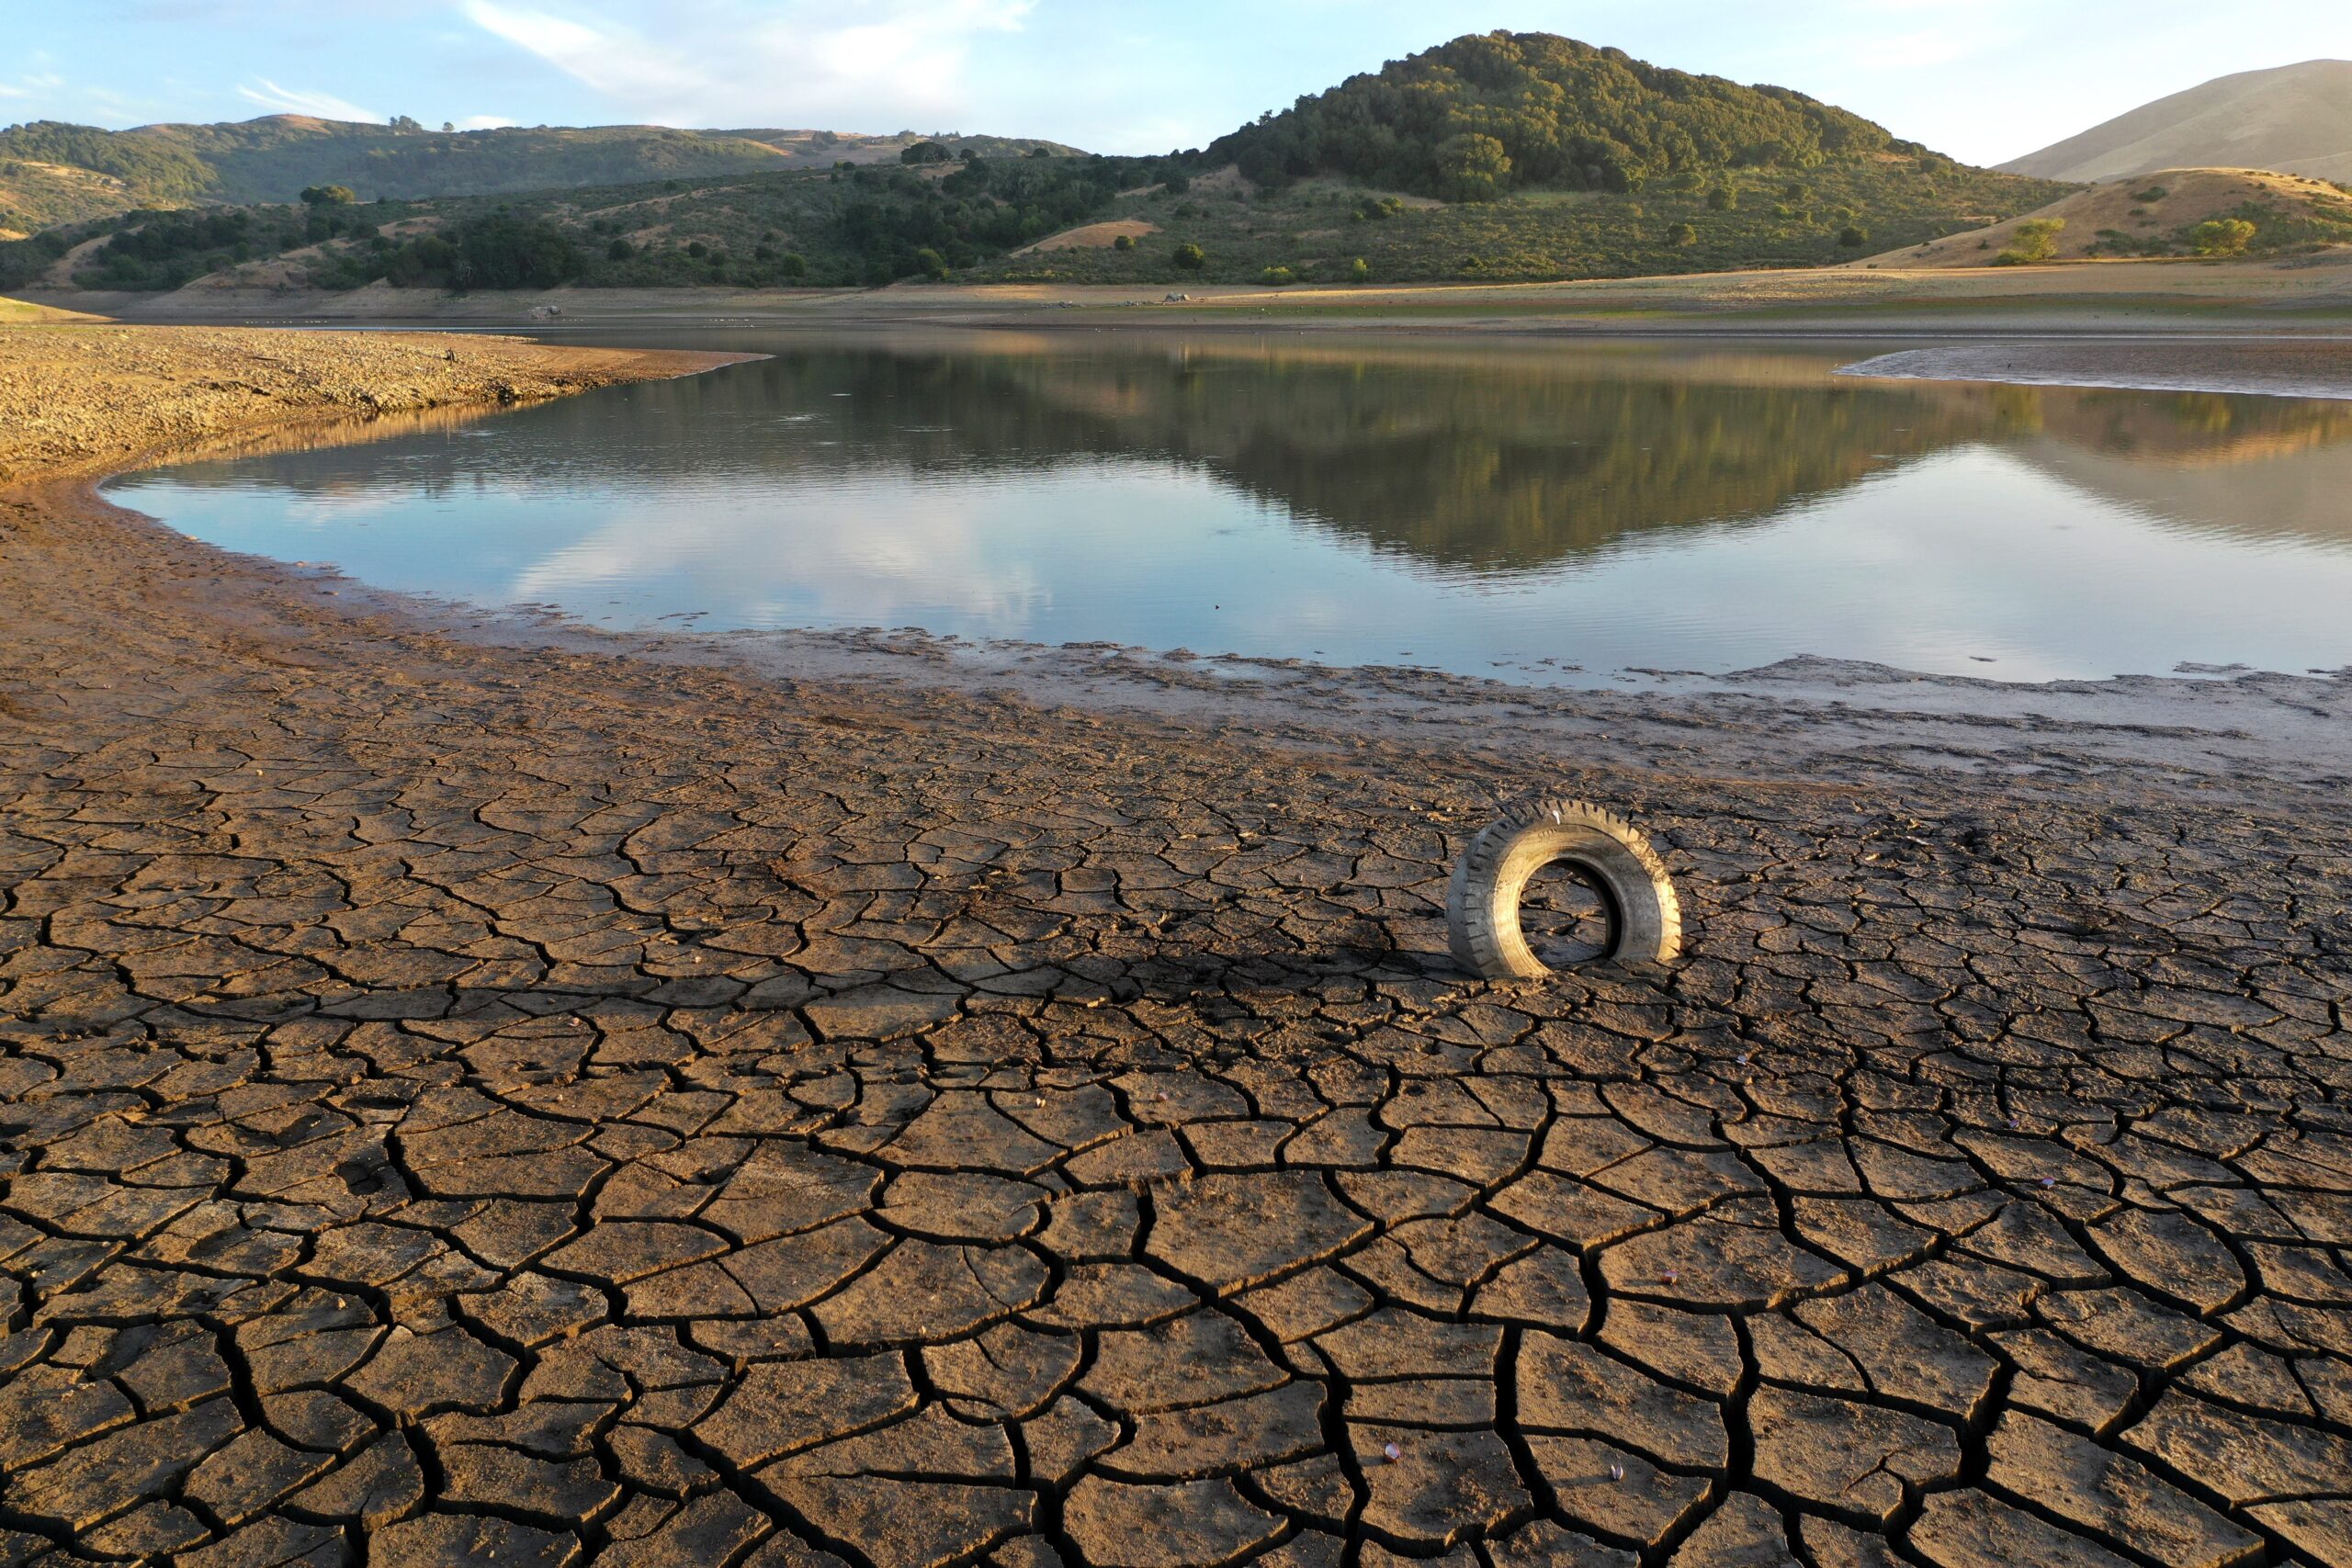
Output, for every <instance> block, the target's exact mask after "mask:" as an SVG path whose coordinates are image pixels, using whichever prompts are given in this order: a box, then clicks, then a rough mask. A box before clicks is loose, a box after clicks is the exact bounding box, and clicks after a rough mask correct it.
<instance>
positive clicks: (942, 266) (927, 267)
mask: <svg viewBox="0 0 2352 1568" xmlns="http://www.w3.org/2000/svg"><path fill="white" fill-rule="evenodd" d="M915 270H916V271H918V272H920V273H922V275H923V276H925V277H928V278H929V279H931V280H932V281H933V283H944V282H946V281H947V258H946V257H945V256H943V255H941V254H939V253H938V252H937V251H934V250H933V249H932V248H931V247H930V246H929V245H925V246H923V247H922V249H921V250H918V251H917V252H915Z"/></svg>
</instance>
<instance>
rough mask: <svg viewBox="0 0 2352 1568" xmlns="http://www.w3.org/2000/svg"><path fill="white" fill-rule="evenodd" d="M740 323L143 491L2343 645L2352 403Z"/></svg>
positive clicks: (1798, 614) (292, 543)
mask: <svg viewBox="0 0 2352 1568" xmlns="http://www.w3.org/2000/svg"><path fill="white" fill-rule="evenodd" d="M670 341H675V340H674V339H673V340H670ZM726 346H729V347H751V348H759V349H764V350H766V351H768V352H771V353H773V354H775V355H776V357H775V358H773V359H770V360H767V361H764V362H761V363H757V364H752V365H746V366H742V367H736V368H733V369H730V370H727V371H723V372H718V373H716V374H713V375H709V376H705V377H700V378H693V379H690V380H686V381H681V382H676V383H669V384H664V385H661V386H654V387H639V388H631V389H616V390H615V391H612V392H609V393H603V394H596V395H593V396H590V397H584V398H579V399H574V400H567V401H563V402H560V403H555V404H549V405H546V406H543V407H540V408H536V409H531V410H526V411H522V412H516V413H513V414H508V415H503V416H500V417H498V418H496V419H494V420H489V421H483V422H476V423H460V424H450V423H447V422H443V423H441V424H439V425H438V426H436V427H433V428H425V427H418V428H413V429H400V428H397V427H391V428H382V429H379V430H378V431H377V432H375V433H373V434H376V435H377V436H378V437H379V438H378V439H375V440H371V441H369V442H368V443H367V444H365V445H360V446H331V447H323V448H319V449H313V450H289V451H284V452H278V453H274V454H269V455H264V456H249V457H242V458H238V459H234V460H225V461H220V462H214V463H207V464H196V465H189V466H186V467H183V468H177V469H173V470H168V471H165V472H164V473H159V474H156V475H150V476H141V477H139V478H137V479H131V480H127V481H124V482H123V483H122V484H121V485H120V487H119V489H120V490H121V491H123V492H124V494H125V499H126V501H127V502H129V503H130V504H133V505H138V506H141V507H142V508H143V509H145V510H149V511H152V512H155V513H157V514H159V515H162V516H164V517H165V518H167V519H169V520H170V521H172V522H174V523H175V524H176V525H180V526H183V527H186V528H187V529H188V530H189V531H191V532H194V533H197V534H198V535H199V536H204V537H208V538H213V539H216V540H219V541H220V542H222V543H228V544H232V545H235V546H236V547H243V548H249V549H256V550H260V551H263V552H264V553H271V554H277V555H279V556H282V557H288V558H322V559H334V560H335V561H337V562H338V563H340V564H342V565H344V566H345V568H346V569H347V570H353V571H354V572H355V573H356V575H359V576H361V577H363V578H367V579H369V580H372V581H379V582H384V583H386V584H387V585H390V586H395V587H402V588H411V589H423V590H425V591H430V592H446V593H452V594H456V595H459V596H463V597H468V598H472V599H478V600H487V601H492V602H509V601H517V600H526V601H544V602H550V603H555V604H560V605H561V606H563V607H564V608H565V609H567V610H569V611H571V613H573V614H577V615H583V616H586V617H588V618H592V619H599V620H605V621H607V622H611V623H615V624H628V625H639V624H647V623H649V622H651V621H653V620H656V619H659V618H661V617H665V616H682V615H697V613H699V614H698V618H697V619H696V622H695V624H697V625H700V626H714V627H715V626H788V625H842V624H899V623H911V624H921V625H925V626H932V627H933V629H936V630H942V631H953V632H962V633H967V634H971V635H988V636H1020V637H1039V638H1042V639H1044V640H1061V639H1063V638H1065V637H1069V638H1092V637H1107V638H1110V639H1113V640H1119V641H1127V642H1137V643H1143V644H1147V645H1153V646H1173V645H1176V644H1180V643H1181V644H1184V645H1187V646H1192V647H1194V648H1199V649H1205V650H1231V651H1240V652H1251V653H1266V654H1291V655H1304V656H1318V655H1319V656H1321V657H1326V658H1332V659H1339V660H1387V659H1395V658H1405V657H1409V658H1410V660H1411V661H1415V662H1423V661H1426V662H1436V663H1443V664H1447V665H1450V666H1452V667H1454V668H1459V669H1475V670H1478V671H1491V670H1494V669H1496V668H1498V666H1504V667H1521V668H1525V667H1533V666H1536V665H1538V664H1540V663H1541V662H1542V661H1544V660H1554V661H1555V662H1556V663H1576V664H1582V665H1584V666H1586V667H1587V668H1591V669H1602V668H1617V667H1621V666H1628V665H1673V666H1676V667H1702V668H1722V667H1725V666H1727V665H1730V664H1736V663H1754V662H1762V661H1765V660H1769V659H1772V658H1779V657H1785V656H1787V655H1789V654H1792V653H1799V652H1812V653H1821V654H1826V655H1831V656H1838V657H1857V658H1871V659H1882V660H1886V661H1888V662H1894V663H1907V664H1909V665H1911V666H1912V667H1916V668H1932V669H1970V670H1973V671H1975V672H1980V673H2000V674H2007V675H2011V676H2016V677H2021V678H2040V677H2041V676H2045V675H2051V674H2105V673H2112V672H2118V671H2126V670H2165V669H2169V668H2171V667H2172V665H2173V664H2174V663H2176V662H2177V661H2178V660H2184V659H2197V660H2215V661H2223V660H2233V659H2245V660H2249V661H2253V662H2257V663H2260V662H2270V663H2273V664H2282V663H2284V664H2291V665H2292V666H2293V667H2296V668H2301V667H2304V666H2305V665H2309V664H2314V663H2324V664H2338V663H2342V662H2344V661H2345V660H2346V659H2347V658H2352V638H2347V637H2346V635H2345V633H2344V632H2343V630H2342V628H2341V627H2340V626H2338V625H2337V624H2336V622H2337V621H2338V619H2339V618H2340V611H2337V610H2335V609H2334V608H2333V607H2331V606H2328V605H2326V604H2324V594H2325V593H2326V592H2338V593H2341V592H2343V591H2344V590H2345V589H2346V588H2352V522H2347V509H2346V506H2345V505H2344V504H2343V503H2342V501H2341V497H2342V496H2343V495H2344V494H2345V493H2346V488H2345V486H2346V480H2352V407H2347V406H2346V405H2342V404H2330V403H2320V402H2304V401H2291V400H2276V399H2257V398H2231V397H2215V396H2211V395H2204V394H2199V395H2193V396H2172V395H2157V394H2146V393H2133V392H2116V391H2076V390H2066V389H2049V388H1990V387H1977V386H1944V385H1938V384H1935V383H1927V382H1916V381H1907V382H1884V383H1880V382H1860V381H1854V380H1850V379H1837V378H1832V377H1831V376H1830V375H1829V371H1830V370H1831V369H1833V368H1834V367H1836V366H1837V365H1838V364H1840V363H1843V362H1845V361H1846V360H1849V359H1850V358H1852V357H1854V355H1851V354H1847V353H1841V352H1838V350H1836V349H1834V348H1826V349H1823V350H1820V351H1816V352H1803V353H1789V352H1758V351H1753V350H1736V351H1735V350H1726V349H1723V348H1710V347H1699V346H1690V345H1673V346H1659V345H1595V344H1576V345H1568V344H1554V343H1532V344H1531V343H1510V344H1459V343H1450V344H1434V343H1413V342H1409V341H1407V342H1401V343H1400V342H1397V341H1395V340H1389V341H1385V342H1377V343H1375V342H1365V341H1333V340H1320V339H1317V340H1307V341H1303V342H1302V341H1298V340H1282V341H1260V340H1251V339H1246V338H1238V337H1193V338H1188V339H1171V340H1166V341H1154V340H1146V339H1137V338H1133V337H1128V336H1125V335H1124V334H1123V335H1121V336H1118V337H1115V338H1112V337H1095V338H1073V337H1064V336H1057V335H1056V336H1046V335H1034V334H1033V335H1023V334H1007V333H991V334H972V335H970V336H963V337H956V338H953V339H943V338H941V337H938V336H936V335H925V336H908V337H873V336H868V337H861V338H858V339H854V340H849V341H837V340H824V339H815V338H811V337H809V336H803V335H791V336H786V335H781V334H778V335H776V336H775V337H772V338H771V339H769V340H768V341H759V340H756V339H753V340H752V341H745V340H744V339H742V338H741V337H740V336H739V337H735V338H729V340H727V343H726ZM1758 535H1760V536H1761V538H1760V539H1758V538H1755V537H1751V536H1758ZM2342 602H2343V600H2342V599H2341V598H2340V597H2339V598H2338V599H2336V600H2335V604H2337V605H2340V604H2341V603H2342ZM2086 617H2087V618H2086ZM1987 660H2002V661H2005V662H2006V663H2007V668H2003V669H1998V670H1992V671H1987V670H1982V669H1978V668H1977V667H1978V666H1980V665H1982V664H1983V663H1985V661H1987Z"/></svg>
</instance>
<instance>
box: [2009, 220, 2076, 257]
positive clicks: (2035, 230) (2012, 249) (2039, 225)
mask: <svg viewBox="0 0 2352 1568" xmlns="http://www.w3.org/2000/svg"><path fill="white" fill-rule="evenodd" d="M2065 231H2066V220H2064V218H2030V219H2028V220H2026V221H2024V222H2023V223H2020V224H2018V226H2017V229H2016V231H2015V232H2013V233H2012V234H2011V235H2010V238H2009V244H2008V248H2007V249H2006V250H2004V251H2003V252H2001V254H1998V255H1996V256H1995V257H1994V258H1993V265H1995V266H2028V265H2032V264H2033V263H2035V262H2046V261H2048V260H2049V259H2050V258H2051V257H2052V256H2054V255H2056V254H2058V236H2059V235H2060V234H2063V233H2064V232H2065Z"/></svg>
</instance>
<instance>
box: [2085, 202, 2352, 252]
mask: <svg viewBox="0 0 2352 1568" xmlns="http://www.w3.org/2000/svg"><path fill="white" fill-rule="evenodd" d="M2332 245H2352V201H2346V200H2344V199H2343V198H2342V197H2337V196H2335V195H2332V194H2319V193H2314V194H2312V195H2311V196H2308V197H2299V198H2296V199H2293V200H2285V201H2282V200H2278V199H2275V198H2267V199H2262V200H2256V201H2247V202H2242V203H2240V204H2239V205H2238V206H2237V207H2235V208H2233V209H2230V210H2229V211H2227V212H2222V213H2217V214H2215V215H2214V216H2213V217H2211V218H2209V219H2206V220H2202V221H2200V222H2197V223H2184V224H2181V225H2179V226H2178V227H2177V228H2174V229H2170V230H2166V231H2162V232H2159V233H2154V234H2149V235H2144V236H2134V235H2131V234H2127V233H2124V232H2122V231H2119V230H2113V229H2102V230H2101V231H2099V234H2098V240H2097V241H2096V242H2094V243H2092V244H2091V246H2090V247H2089V251H2090V254H2093V255H2110V256H2204V257H2208V258H2211V259H2226V258H2230V257H2238V256H2245V257H2264V256H2282V255H2291V254H2296V253H2298V252H2303V251H2315V250H2323V249H2325V248H2327V247H2329V246H2332Z"/></svg>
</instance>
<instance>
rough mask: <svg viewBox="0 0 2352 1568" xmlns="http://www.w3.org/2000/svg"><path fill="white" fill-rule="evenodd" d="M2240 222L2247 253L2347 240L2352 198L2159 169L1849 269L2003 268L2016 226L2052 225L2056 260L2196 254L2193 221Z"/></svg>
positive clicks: (2323, 185)
mask: <svg viewBox="0 0 2352 1568" xmlns="http://www.w3.org/2000/svg"><path fill="white" fill-rule="evenodd" d="M2233 218H2241V219H2243V220H2245V221H2247V222H2251V223H2253V224H2254V225H2255V228H2256V233H2255V235H2254V237H2253V238H2252V239H2251V240H2249V242H2248V243H2247V246H2246V248H2245V254H2279V253H2281V252H2284V251H2288V250H2292V249H2299V248H2308V247H2311V246H2314V245H2322V246H2324V245H2329V244H2345V243H2352V196H2347V195H2346V192H2345V191H2344V189H2343V188H2342V187H2341V186H2335V185H2332V184H2330V183H2328V182H2327V181H2325V180H2320V179H2313V178H2311V177H2309V176H2307V175H2281V174H2275V173H2272V172H2270V171H2268V170H2263V169H2164V170H2160V171H2158V172H2157V173H2155V174H2153V175H2143V176H2142V177H2140V178H2138V179H2131V180H2119V181H2116V182H2114V183H2112V184H2109V185H2098V186H2086V187H2084V188H2083V189H2081V190H2078V191H2075V192H2074V193H2072V194H2071V195H2068V196H2064V197H2060V198H2059V199H2058V200H2056V201H2054V202H2052V203H2051V204H2050V205H2049V206H2047V207H2043V208H2040V209H2036V210H2034V211H2032V212H2028V213H2024V214H2021V215H2020V216H2018V217H2016V218H2012V219H2009V220H2007V221H2004V222H2000V223H1995V224H1991V225H1989V226H1987V227H1985V228H1983V229H1972V230H1970V231H1967V232H1965V233H1961V234H1952V235H1948V236H1946V237H1945V238H1942V239H1939V240H1931V241H1928V243H1925V244H1920V245H1913V246H1911V247H1909V248H1907V249H1905V250H1899V251H1885V252H1882V253H1881V254H1877V255H1874V256H1870V257H1866V258H1864V259H1863V260H1860V261H1857V262H1853V263H1850V264H1849V265H1850V266H1852V267H1859V268H1864V269H1868V268H1873V267H1876V268H1886V267H1905V268H1917V267H1969V266H1990V265H2005V264H2002V263H2000V261H1999V258H2000V257H2001V255H2002V254H2004V253H2006V252H2010V251H2013V250H2015V249H2017V248H2018V234H2019V231H2020V229H2021V228H2022V227H2023V226H2024V225H2026V224H2028V223H2032V222H2036V221H2039V220H2051V219H2055V220H2059V221H2060V222H2063V223H2064V225H2065V227H2064V228H2063V229H2061V230H2059V231H2057V233H2056V234H2055V236H2054V237H2053V238H2052V245H2051V250H2050V254H2048V255H2047V256H2046V257H2042V258H2040V259H2043V260H2047V261H2052V262H2069V261H2095V260H2103V259H2104V260H2115V259H2131V258H2135V257H2148V256H2161V255H2165V254H2172V255H2195V254H2198V251H2197V244H2196V241H2195V239H2194V234H2195V231H2196V229H2197V227H2198V225H2199V224H2201V223H2205V222H2208V221H2211V220H2228V219H2233Z"/></svg>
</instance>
